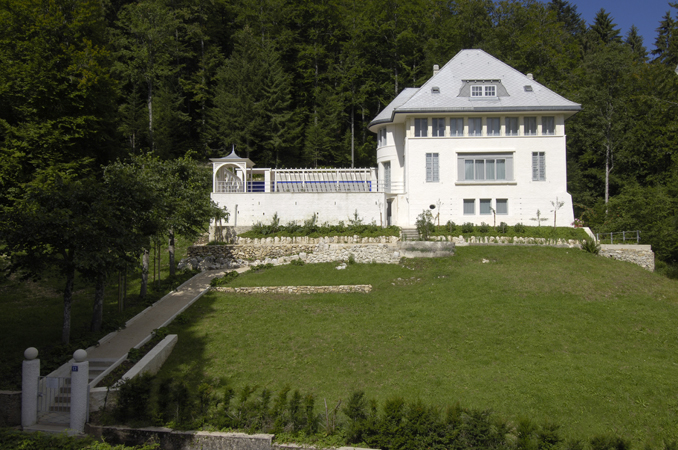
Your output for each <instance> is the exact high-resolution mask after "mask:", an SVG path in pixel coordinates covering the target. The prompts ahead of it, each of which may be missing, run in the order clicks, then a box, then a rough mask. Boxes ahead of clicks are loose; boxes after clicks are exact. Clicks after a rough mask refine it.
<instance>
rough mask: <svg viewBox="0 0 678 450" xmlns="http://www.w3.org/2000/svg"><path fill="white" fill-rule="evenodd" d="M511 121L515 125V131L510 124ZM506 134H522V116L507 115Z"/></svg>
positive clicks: (505, 122)
mask: <svg viewBox="0 0 678 450" xmlns="http://www.w3.org/2000/svg"><path fill="white" fill-rule="evenodd" d="M509 121H511V123H513V124H514V125H515V129H514V130H513V132H512V131H511V127H510V126H509ZM504 135H505V136H520V118H519V117H506V118H505V120H504Z"/></svg>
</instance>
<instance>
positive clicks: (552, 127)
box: [541, 116, 556, 136]
mask: <svg viewBox="0 0 678 450" xmlns="http://www.w3.org/2000/svg"><path fill="white" fill-rule="evenodd" d="M541 134H543V135H545V136H553V135H554V134H556V119H555V117H553V116H544V117H542V118H541Z"/></svg>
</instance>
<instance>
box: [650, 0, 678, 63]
mask: <svg viewBox="0 0 678 450" xmlns="http://www.w3.org/2000/svg"><path fill="white" fill-rule="evenodd" d="M676 5H677V4H675V3H674V4H671V6H672V7H673V8H676V7H677V6H676ZM654 45H655V49H654V50H652V55H653V56H654V57H655V61H659V62H660V63H662V64H666V65H667V66H671V67H676V65H678V24H676V21H675V20H674V19H673V18H672V17H671V12H670V11H667V12H666V14H664V17H662V20H661V22H659V28H657V38H656V39H655V41H654Z"/></svg>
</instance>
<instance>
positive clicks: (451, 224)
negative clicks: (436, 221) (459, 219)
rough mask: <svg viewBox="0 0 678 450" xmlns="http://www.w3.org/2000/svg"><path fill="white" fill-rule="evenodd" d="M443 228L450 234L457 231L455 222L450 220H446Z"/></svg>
mask: <svg viewBox="0 0 678 450" xmlns="http://www.w3.org/2000/svg"><path fill="white" fill-rule="evenodd" d="M445 229H446V230H447V232H448V233H450V234H452V233H455V232H456V231H457V224H456V223H454V222H452V221H451V220H448V221H447V223H446V224H445Z"/></svg>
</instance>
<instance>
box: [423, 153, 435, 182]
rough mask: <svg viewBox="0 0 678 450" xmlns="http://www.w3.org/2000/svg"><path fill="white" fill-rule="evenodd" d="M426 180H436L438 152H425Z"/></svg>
mask: <svg viewBox="0 0 678 450" xmlns="http://www.w3.org/2000/svg"><path fill="white" fill-rule="evenodd" d="M426 181H427V182H429V183H437V182H438V154H437V153H427V154H426Z"/></svg>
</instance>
